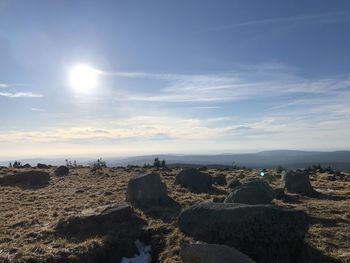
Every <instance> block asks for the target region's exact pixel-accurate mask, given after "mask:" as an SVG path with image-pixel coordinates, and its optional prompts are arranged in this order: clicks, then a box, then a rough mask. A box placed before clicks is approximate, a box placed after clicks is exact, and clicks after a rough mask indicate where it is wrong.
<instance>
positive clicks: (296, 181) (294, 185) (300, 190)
mask: <svg viewBox="0 0 350 263" xmlns="http://www.w3.org/2000/svg"><path fill="white" fill-rule="evenodd" d="M282 187H284V188H286V189H287V191H288V192H290V193H297V194H301V195H306V196H310V195H312V194H313V193H314V190H313V188H312V186H311V183H310V178H309V174H308V172H306V171H289V172H287V173H286V174H284V175H283V176H282Z"/></svg>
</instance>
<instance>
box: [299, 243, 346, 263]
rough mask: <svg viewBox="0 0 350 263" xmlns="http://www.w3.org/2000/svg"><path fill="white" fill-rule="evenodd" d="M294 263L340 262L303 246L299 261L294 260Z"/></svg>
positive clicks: (317, 250)
mask: <svg viewBox="0 0 350 263" xmlns="http://www.w3.org/2000/svg"><path fill="white" fill-rule="evenodd" d="M294 262H296V263H341V261H340V260H338V259H336V258H333V257H330V256H327V255H325V254H324V253H323V252H322V251H321V250H319V249H316V248H314V247H312V246H310V245H309V244H305V245H304V248H303V252H302V257H301V259H296V260H295V261H294Z"/></svg>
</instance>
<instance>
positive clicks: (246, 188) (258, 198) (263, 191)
mask: <svg viewBox="0 0 350 263" xmlns="http://www.w3.org/2000/svg"><path fill="white" fill-rule="evenodd" d="M274 197H275V193H274V191H273V189H272V188H271V186H270V185H269V184H268V182H266V181H264V180H261V179H256V180H252V181H249V182H246V183H243V184H242V185H240V186H237V187H236V188H234V189H233V191H232V192H231V193H230V194H229V195H228V197H227V198H226V199H225V203H242V204H251V205H255V204H269V203H271V201H272V200H273V198H274Z"/></svg>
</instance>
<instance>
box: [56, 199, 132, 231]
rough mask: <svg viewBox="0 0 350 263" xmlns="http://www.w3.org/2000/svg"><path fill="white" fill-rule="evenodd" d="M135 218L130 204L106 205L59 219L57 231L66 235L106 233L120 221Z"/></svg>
mask: <svg viewBox="0 0 350 263" xmlns="http://www.w3.org/2000/svg"><path fill="white" fill-rule="evenodd" d="M132 218H133V210H132V208H131V206H130V205H128V204H121V205H115V204H113V205H106V206H100V207H97V208H95V209H88V210H83V211H82V212H81V213H79V214H77V215H72V216H69V217H67V218H63V219H61V220H59V222H58V223H57V225H56V226H55V229H56V231H58V232H59V233H63V234H66V235H76V234H79V235H87V236H89V235H92V234H94V233H101V234H103V233H106V232H108V231H109V230H111V229H114V228H116V226H117V224H118V223H123V222H129V221H131V220H132Z"/></svg>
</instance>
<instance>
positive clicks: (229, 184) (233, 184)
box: [226, 178, 242, 189]
mask: <svg viewBox="0 0 350 263" xmlns="http://www.w3.org/2000/svg"><path fill="white" fill-rule="evenodd" d="M240 185H242V184H241V182H240V181H239V180H238V179H237V178H232V179H230V180H229V181H228V182H227V185H226V187H227V188H231V189H233V188H236V187H237V186H240Z"/></svg>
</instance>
